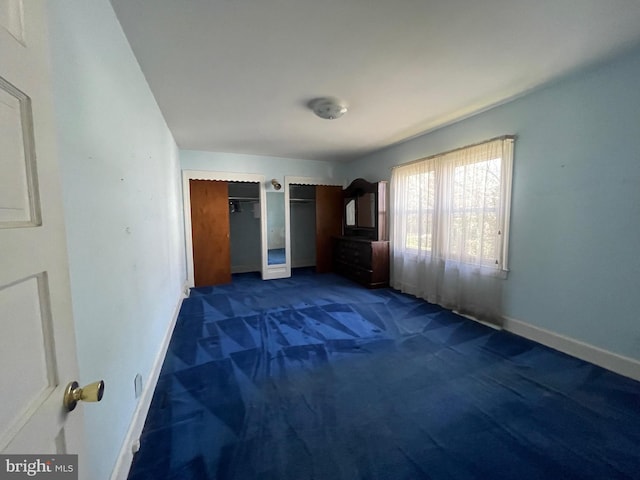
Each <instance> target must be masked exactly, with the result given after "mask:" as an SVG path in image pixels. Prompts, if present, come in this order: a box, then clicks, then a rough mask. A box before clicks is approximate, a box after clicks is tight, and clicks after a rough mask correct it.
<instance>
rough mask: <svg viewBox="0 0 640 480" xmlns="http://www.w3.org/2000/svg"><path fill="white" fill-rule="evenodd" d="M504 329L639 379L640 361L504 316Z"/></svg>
mask: <svg viewBox="0 0 640 480" xmlns="http://www.w3.org/2000/svg"><path fill="white" fill-rule="evenodd" d="M502 328H503V329H504V330H507V331H509V332H511V333H514V334H516V335H519V336H521V337H525V338H528V339H529V340H533V341H534V342H538V343H541V344H543V345H546V346H547V347H551V348H553V349H554V350H559V351H561V352H563V353H566V354H568V355H571V356H573V357H576V358H579V359H581V360H585V361H587V362H590V363H593V364H595V365H598V366H600V367H602V368H606V369H607V370H611V371H612V372H615V373H618V374H620V375H624V376H625V377H629V378H632V379H634V380H638V381H640V361H638V360H635V359H633V358H629V357H624V356H622V355H618V354H617V353H612V352H609V351H608V350H604V349H602V348H599V347H595V346H593V345H590V344H588V343H584V342H580V341H578V340H575V339H573V338H570V337H565V336H564V335H560V334H558V333H555V332H552V331H550V330H545V329H543V328H540V327H535V326H533V325H531V324H528V323H525V322H522V321H520V320H516V319H514V318H509V317H504V324H503V325H502Z"/></svg>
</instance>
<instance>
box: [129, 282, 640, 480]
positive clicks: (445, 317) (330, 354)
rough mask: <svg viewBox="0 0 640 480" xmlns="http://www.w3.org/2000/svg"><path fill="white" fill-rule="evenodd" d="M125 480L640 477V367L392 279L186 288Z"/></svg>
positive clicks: (384, 479) (410, 479)
mask: <svg viewBox="0 0 640 480" xmlns="http://www.w3.org/2000/svg"><path fill="white" fill-rule="evenodd" d="M141 444H142V446H141V449H140V451H139V452H138V453H137V454H136V456H135V458H134V462H133V465H132V469H131V473H130V475H129V479H130V480H140V479H184V480H189V479H217V480H230V479H234V480H240V479H243V480H245V479H247V480H248V479H251V480H253V479H260V480H270V479H273V480H305V479H316V480H324V479H326V480H356V479H372V480H373V479H378V480H396V479H398V480H399V479H407V480H418V479H491V480H495V479H518V480H526V479H571V478H575V479H598V480H604V479H632V478H636V479H640V383H638V382H634V381H632V380H629V379H627V378H624V377H621V376H618V375H616V374H613V373H611V372H608V371H606V370H603V369H601V368H599V367H596V366H594V365H591V364H589V363H585V362H583V361H580V360H577V359H575V358H572V357H569V356H566V355H563V354H561V353H558V352H556V351H554V350H551V349H548V348H546V347H543V346H541V345H538V344H536V343H533V342H530V341H528V340H525V339H522V338H520V337H517V336H514V335H512V334H509V333H506V332H501V331H496V330H493V329H491V328H489V327H485V326H483V325H480V324H478V323H475V322H473V321H470V320H467V319H464V318H462V317H459V316H457V315H455V314H453V313H451V312H449V311H447V310H444V309H442V308H440V307H438V306H434V305H430V304H428V303H425V302H423V301H421V300H417V299H415V298H413V297H410V296H408V295H403V294H400V293H398V292H396V291H393V290H390V289H382V290H366V289H364V288H362V287H359V286H358V285H356V284H353V283H351V282H349V281H347V280H344V279H342V278H340V277H337V276H335V275H331V274H326V275H315V274H313V273H312V272H311V271H309V270H302V271H296V272H295V273H294V276H293V277H292V278H290V279H283V280H272V281H262V280H261V279H260V278H259V276H258V275H255V274H242V275H235V276H234V278H233V283H232V284H229V285H222V286H218V287H211V288H201V289H194V290H192V293H191V296H190V298H188V299H185V301H184V303H183V305H182V309H181V311H180V316H179V318H178V322H177V325H176V329H175V332H174V334H173V338H172V340H171V344H170V346H169V351H168V353H167V357H166V360H165V362H164V366H163V368H162V373H161V376H160V379H159V382H158V385H157V388H156V391H155V394H154V397H153V402H152V405H151V408H150V411H149V415H148V417H147V422H146V424H145V428H144V432H143V434H142V437H141Z"/></svg>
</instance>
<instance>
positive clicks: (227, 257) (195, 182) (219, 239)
mask: <svg viewBox="0 0 640 480" xmlns="http://www.w3.org/2000/svg"><path fill="white" fill-rule="evenodd" d="M189 192H190V194H189V198H190V206H191V209H190V220H191V222H190V223H191V237H192V247H193V248H192V254H193V276H194V285H195V286H196V287H199V286H209V285H218V284H223V283H229V282H231V274H232V273H239V272H251V271H260V268H261V258H262V256H261V240H260V238H261V236H260V235H261V234H260V229H261V224H260V184H259V183H258V182H240V181H222V180H199V179H190V180H189Z"/></svg>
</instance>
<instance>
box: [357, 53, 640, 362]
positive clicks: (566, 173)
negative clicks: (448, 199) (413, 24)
mask: <svg viewBox="0 0 640 480" xmlns="http://www.w3.org/2000/svg"><path fill="white" fill-rule="evenodd" d="M639 85H640V49H636V50H635V51H633V52H628V53H627V54H626V55H624V56H622V57H619V58H617V59H614V60H612V61H610V62H609V63H607V64H603V65H600V66H598V67H594V68H592V69H590V70H589V71H585V72H582V73H581V74H576V75H574V76H572V77H570V78H565V79H564V80H562V81H559V82H557V83H555V84H553V85H550V86H548V87H547V88H544V89H540V90H538V91H535V92H532V93H530V94H529V95H526V96H524V97H522V98H520V99H517V100H515V101H513V102H510V103H507V104H504V105H502V106H499V107H497V108H494V109H492V110H490V111H487V112H484V113H481V114H479V115H477V116H474V117H472V118H469V119H466V120H464V121H461V122H459V123H457V124H454V125H451V126H448V127H446V128H442V129H440V130H437V131H434V132H432V133H429V134H426V135H423V136H421V137H418V138H415V139H412V140H410V141H407V142H405V143H402V144H399V145H396V146H394V147H391V148H388V149H386V150H384V151H382V152H378V153H376V154H374V155H369V156H367V157H365V158H362V159H360V160H358V161H356V162H353V163H350V164H349V165H348V166H346V170H345V175H346V176H348V177H349V178H350V179H353V178H355V177H359V176H362V177H364V178H367V179H368V180H371V181H373V180H384V179H389V178H390V176H391V167H392V166H393V165H397V164H400V163H404V162H407V161H410V160H414V159H418V158H422V157H425V156H428V155H430V154H434V153H437V152H442V151H446V150H448V149H452V148H455V147H459V146H464V145H467V144H470V143H474V142H478V141H481V140H484V139H489V138H492V137H495V136H498V135H502V134H516V135H517V136H518V139H517V141H516V144H515V164H514V182H513V203H512V217H511V225H512V226H511V243H510V262H509V263H510V267H511V272H510V273H509V278H508V279H507V280H506V285H505V297H504V304H503V312H504V314H505V315H506V316H508V317H510V318H512V319H515V320H518V321H520V322H525V323H526V324H529V325H532V326H534V327H536V328H538V329H543V330H548V331H550V332H553V333H556V334H559V335H562V336H566V337H570V338H571V339H575V340H578V341H580V342H584V343H587V344H590V345H593V346H596V347H599V348H601V349H604V350H607V351H609V352H613V353H616V354H619V355H622V356H626V357H628V358H633V359H636V360H640V321H639V318H640V295H639V294H638V285H640V252H639V249H640V241H639V239H640V88H639Z"/></svg>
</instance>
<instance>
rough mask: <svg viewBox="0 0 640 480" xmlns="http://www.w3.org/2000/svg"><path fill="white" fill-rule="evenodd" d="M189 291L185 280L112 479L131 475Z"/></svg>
mask: <svg viewBox="0 0 640 480" xmlns="http://www.w3.org/2000/svg"><path fill="white" fill-rule="evenodd" d="M188 291H189V288H188V285H187V282H185V284H184V285H183V286H182V292H181V295H180V297H179V298H178V303H177V305H176V308H175V310H174V312H173V318H172V319H171V322H170V323H169V325H168V326H167V331H166V333H165V336H164V338H163V339H162V344H161V345H160V348H159V349H158V353H157V354H156V358H155V360H154V362H153V365H152V367H151V372H149V377H148V379H147V381H146V382H145V386H144V389H143V391H142V395H140V399H139V400H138V405H137V407H136V410H135V411H134V412H133V418H132V419H131V423H130V424H129V430H128V431H127V434H126V436H125V437H124V442H123V444H122V447H121V448H120V454H119V455H118V460H117V461H116V466H115V468H114V469H113V472H112V474H111V480H126V478H127V476H128V475H129V469H130V468H131V462H132V461H133V455H134V445H138V447H139V441H140V435H141V434H142V429H143V428H144V422H145V421H146V419H147V414H148V413H149V407H150V406H151V400H152V399H153V393H154V392H155V389H156V384H157V383H158V378H159V377H160V370H161V369H162V364H163V362H164V358H165V356H166V354H167V349H168V348H169V342H170V341H171V336H172V335H173V329H174V327H175V325H176V321H177V320H178V313H179V312H180V306H181V305H182V300H183V299H184V298H185V297H186V295H185V292H188Z"/></svg>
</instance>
